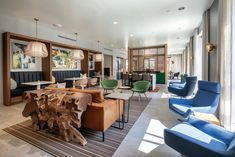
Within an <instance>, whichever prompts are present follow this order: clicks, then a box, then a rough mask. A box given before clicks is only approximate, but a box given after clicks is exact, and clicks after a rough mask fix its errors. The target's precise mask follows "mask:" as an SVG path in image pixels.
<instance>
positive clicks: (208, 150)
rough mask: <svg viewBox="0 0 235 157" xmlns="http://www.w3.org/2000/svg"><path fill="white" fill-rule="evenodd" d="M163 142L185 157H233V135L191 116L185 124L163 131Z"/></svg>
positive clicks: (234, 137)
mask: <svg viewBox="0 0 235 157" xmlns="http://www.w3.org/2000/svg"><path fill="white" fill-rule="evenodd" d="M164 140H165V143H166V144H167V145H168V146H170V147H172V148H173V149H175V150H176V151H178V152H179V153H181V154H183V155H185V156H187V157H234V156H235V133H233V132H230V131H226V130H225V129H224V128H222V127H220V126H217V125H215V124H211V123H209V122H205V121H202V120H198V119H196V118H195V117H193V116H190V117H189V120H188V121H187V122H183V123H181V124H178V125H176V126H175V127H173V128H171V129H165V130H164Z"/></svg>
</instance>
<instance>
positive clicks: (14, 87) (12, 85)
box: [11, 78, 17, 90]
mask: <svg viewBox="0 0 235 157" xmlns="http://www.w3.org/2000/svg"><path fill="white" fill-rule="evenodd" d="M16 88H17V83H16V81H15V80H14V79H12V78H11V90H14V89H16Z"/></svg>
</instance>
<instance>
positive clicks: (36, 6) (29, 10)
mask: <svg viewBox="0 0 235 157" xmlns="http://www.w3.org/2000/svg"><path fill="white" fill-rule="evenodd" d="M212 2H213V0H0V14H7V15H9V16H14V17H17V18H22V19H25V20H30V21H32V19H33V18H34V17H38V18H39V19H40V24H45V25H50V26H51V25H52V24H57V23H59V24H62V25H63V27H62V28H59V29H60V30H62V31H65V32H69V33H74V32H78V34H79V38H82V39H84V40H90V41H97V40H100V41H101V42H102V43H104V44H106V45H108V46H110V47H114V48H126V47H127V46H129V47H140V46H151V45H158V44H165V43H167V44H168V45H169V52H170V53H176V52H180V51H182V50H183V49H184V48H185V45H186V43H187V42H188V40H189V37H190V35H191V34H192V32H193V30H194V29H195V28H196V27H197V26H199V24H200V22H201V19H202V14H203V12H204V11H205V10H206V9H207V8H209V6H210V5H211V3H212ZM182 6H184V7H185V10H183V11H178V8H179V7H182ZM114 21H117V22H118V24H116V25H114V24H113V22H114ZM55 29H58V28H55ZM131 34H133V37H131ZM177 37H179V38H180V39H176V38H177Z"/></svg>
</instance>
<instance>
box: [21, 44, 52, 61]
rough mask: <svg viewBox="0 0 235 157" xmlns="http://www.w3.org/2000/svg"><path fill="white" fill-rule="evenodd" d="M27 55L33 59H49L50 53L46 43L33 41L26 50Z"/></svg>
mask: <svg viewBox="0 0 235 157" xmlns="http://www.w3.org/2000/svg"><path fill="white" fill-rule="evenodd" d="M25 55H27V56H32V57H47V56H48V51H47V47H46V45H45V44H44V43H41V42H37V41H32V42H29V43H28V45H27V47H26V49H25Z"/></svg>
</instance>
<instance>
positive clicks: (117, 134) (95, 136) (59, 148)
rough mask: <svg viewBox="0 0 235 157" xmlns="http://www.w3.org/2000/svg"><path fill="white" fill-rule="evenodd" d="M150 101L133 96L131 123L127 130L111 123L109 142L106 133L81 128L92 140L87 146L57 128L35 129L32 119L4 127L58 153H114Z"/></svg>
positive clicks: (63, 156)
mask: <svg viewBox="0 0 235 157" xmlns="http://www.w3.org/2000/svg"><path fill="white" fill-rule="evenodd" d="M149 101H150V99H148V100H146V99H142V100H141V102H140V103H139V102H138V97H133V98H132V99H131V104H130V119H129V123H125V128H124V129H123V130H120V129H116V128H113V127H110V128H109V129H108V130H107V131H106V132H105V142H102V133H100V132H96V131H92V130H88V129H83V128H81V129H80V132H81V133H82V134H83V135H84V137H85V138H86V140H87V142H88V143H87V144H86V146H81V145H80V144H79V143H78V141H71V142H65V141H63V140H62V139H61V138H60V137H59V136H58V134H55V132H53V133H52V132H49V131H48V130H43V131H38V132H33V131H32V129H31V121H30V120H27V121H24V122H22V123H19V124H16V125H13V126H11V127H8V128H5V129H3V130H4V131H6V132H7V133H9V134H11V135H13V136H16V137H18V138H20V139H22V140H24V141H26V142H28V143H30V144H32V145H34V146H36V147H38V148H40V149H42V150H44V151H46V152H48V153H49V154H51V155H54V156H59V157H83V156H84V157H89V156H91V157H93V156H98V157H101V156H104V157H110V156H112V155H113V154H114V152H115V151H116V150H117V148H118V147H119V145H120V144H121V142H122V140H123V139H124V138H125V136H126V135H127V133H128V132H129V130H130V129H131V127H132V126H133V125H134V123H135V121H136V120H137V119H138V117H139V116H140V114H141V113H142V112H143V110H144V109H145V107H146V106H147V104H148V103H149ZM126 106H127V105H126Z"/></svg>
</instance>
